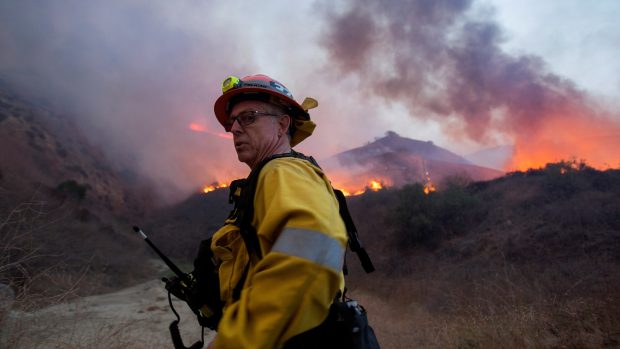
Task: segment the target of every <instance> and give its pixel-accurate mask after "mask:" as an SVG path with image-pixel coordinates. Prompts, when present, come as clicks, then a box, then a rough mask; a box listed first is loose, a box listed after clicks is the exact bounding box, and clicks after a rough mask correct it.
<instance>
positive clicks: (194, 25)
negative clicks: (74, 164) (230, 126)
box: [0, 0, 251, 195]
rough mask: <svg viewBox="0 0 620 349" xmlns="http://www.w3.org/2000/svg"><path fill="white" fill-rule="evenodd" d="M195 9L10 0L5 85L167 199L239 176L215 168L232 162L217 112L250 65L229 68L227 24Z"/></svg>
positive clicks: (3, 45) (5, 8)
mask: <svg viewBox="0 0 620 349" xmlns="http://www.w3.org/2000/svg"><path fill="white" fill-rule="evenodd" d="M214 5H215V4H214ZM211 9H213V11H217V6H211ZM191 10H192V8H190V4H189V3H186V2H178V3H177V2H174V3H173V2H169V1H139V0H135V1H88V2H84V1H79V0H62V1H30V0H26V1H4V2H2V3H1V4H0V33H1V34H0V50H1V51H2V54H1V55H0V78H2V79H4V80H7V81H9V82H10V83H12V84H13V85H14V86H17V87H18V88H20V89H21V90H22V91H23V92H24V91H25V92H26V93H28V94H30V95H34V96H39V97H41V98H43V99H44V100H46V101H48V102H49V103H51V104H52V105H53V106H54V108H60V109H61V110H63V111H65V112H67V113H68V114H70V115H72V116H74V117H75V118H76V119H77V121H78V124H79V125H80V127H81V128H82V129H83V130H84V131H85V133H86V134H87V136H88V137H89V138H90V139H91V140H92V142H93V143H94V144H97V145H99V146H101V147H103V148H104V150H105V152H106V154H107V155H108V158H109V159H110V160H112V161H114V162H115V163H116V164H117V165H118V166H119V167H122V168H128V169H130V170H131V171H133V172H138V173H140V174H146V175H148V176H149V177H151V178H152V179H154V180H155V181H156V182H158V183H159V184H161V187H162V189H164V190H165V191H167V192H168V193H171V194H175V195H178V194H179V192H180V191H181V192H185V193H186V192H187V191H190V190H196V189H198V188H197V184H198V183H201V182H202V183H204V181H206V179H208V178H210V179H214V180H215V179H218V178H220V177H222V178H231V177H234V174H233V173H230V172H234V171H235V170H236V169H235V168H231V166H227V168H226V169H223V168H217V167H215V166H212V165H213V164H216V163H218V162H221V161H222V160H224V158H226V159H230V158H231V157H233V158H234V151H233V148H232V146H231V144H230V141H229V140H226V139H222V138H221V137H217V136H215V135H214V133H217V132H221V131H222V130H221V127H220V126H219V124H217V122H215V121H214V118H213V117H212V115H213V114H212V113H213V112H212V110H213V109H212V105H213V101H214V100H215V98H216V97H217V95H218V94H219V83H220V82H221V81H222V80H223V78H224V77H225V74H234V73H235V72H236V71H248V70H250V69H251V61H249V60H246V61H243V62H239V63H231V62H230V61H229V60H228V58H227V57H230V56H231V55H236V54H238V52H237V48H235V47H234V46H231V45H225V44H220V43H226V42H229V41H227V40H226V39H227V34H226V31H224V30H222V28H221V26H222V24H221V22H218V21H217V17H214V18H213V19H211V20H209V18H205V17H201V16H199V15H198V12H199V13H202V14H205V13H206V14H209V13H210V12H206V11H203V10H204V9H200V11H198V9H196V8H194V10H197V12H195V15H193V16H192V13H193V12H192V11H191ZM216 32H217V33H218V35H217V36H216V35H212V34H211V33H216ZM216 39H217V41H216ZM230 42H233V40H230ZM236 42H237V43H238V42H239V40H237V41H236ZM221 52H226V54H225V55H223V54H221ZM235 64H236V65H235ZM191 123H197V124H200V125H201V127H202V128H203V129H206V130H210V131H211V133H209V132H195V131H192V130H191V129H190V128H189V126H188V125H190V124H191ZM239 168H241V167H239ZM239 168H237V170H238V169H239Z"/></svg>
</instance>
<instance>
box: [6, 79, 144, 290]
mask: <svg viewBox="0 0 620 349" xmlns="http://www.w3.org/2000/svg"><path fill="white" fill-rule="evenodd" d="M73 120H74V119H73V118H70V117H69V116H68V115H67V114H63V113H61V112H58V110H57V109H55V108H53V107H51V106H49V104H48V103H47V102H44V101H37V100H33V99H32V98H30V99H29V98H26V97H24V96H20V95H18V94H16V93H14V92H13V91H12V90H11V88H10V86H8V85H6V84H4V83H3V82H2V81H0V193H1V194H0V256H1V257H0V266H2V268H0V283H5V284H9V285H11V287H12V288H13V289H14V290H15V291H16V292H17V294H18V298H20V299H34V298H37V299H40V300H46V299H47V300H48V301H49V300H53V299H54V297H56V296H58V295H59V294H63V295H64V296H74V295H76V294H89V293H96V292H102V291H105V290H111V289H115V288H117V287H119V286H124V285H129V284H132V283H135V282H136V281H137V280H140V279H144V278H145V277H146V276H148V275H149V274H150V273H151V271H152V268H151V267H150V266H149V265H148V263H145V260H146V259H145V257H146V256H149V255H148V254H147V251H146V249H145V248H144V246H143V243H142V242H141V241H140V240H139V239H138V238H137V237H136V236H134V235H130V234H131V231H130V227H131V222H133V221H134V220H135V219H136V218H139V217H144V216H145V214H146V213H147V212H148V211H149V209H150V207H151V206H152V203H153V202H155V201H156V200H155V199H154V198H153V197H152V196H151V194H150V191H149V190H148V187H147V185H144V186H136V185H130V183H129V182H128V181H127V180H126V179H124V178H123V177H121V176H120V175H119V174H118V173H119V172H118V171H116V170H115V169H113V167H112V165H110V162H109V161H108V159H106V157H105V156H104V155H103V152H102V151H101V149H99V148H97V147H95V146H93V145H91V144H90V143H89V142H88V138H87V136H86V135H84V134H82V132H81V130H80V129H79V128H78V127H77V126H76V125H75V123H74V122H73ZM129 217H131V222H128V219H129ZM128 266H132V268H128ZM31 295H37V297H30V296H31Z"/></svg>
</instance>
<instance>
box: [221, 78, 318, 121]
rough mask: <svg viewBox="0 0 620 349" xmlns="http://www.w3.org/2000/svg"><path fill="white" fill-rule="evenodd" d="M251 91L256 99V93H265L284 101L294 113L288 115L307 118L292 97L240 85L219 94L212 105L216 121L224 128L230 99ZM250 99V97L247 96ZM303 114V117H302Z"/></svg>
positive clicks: (228, 116)
mask: <svg viewBox="0 0 620 349" xmlns="http://www.w3.org/2000/svg"><path fill="white" fill-rule="evenodd" d="M252 93H256V94H257V98H256V100H261V99H260V98H258V94H259V93H260V94H263V95H264V94H267V95H271V96H273V97H275V98H276V99H279V100H280V101H281V102H282V103H284V104H285V105H287V106H290V107H291V108H293V111H294V114H295V115H290V116H291V117H292V118H302V119H307V118H308V116H307V115H308V113H307V112H306V111H305V110H304V109H303V108H302V107H301V105H300V104H299V103H297V102H296V101H295V100H294V99H292V98H289V97H287V96H285V95H283V94H279V93H276V92H273V91H271V90H268V89H266V88H260V87H250V86H248V87H240V88H236V89H233V90H230V91H228V92H226V93H224V94H223V95H221V96H220V97H219V98H218V99H217V100H216V101H215V104H214V105H213V111H214V112H215V117H216V118H217V121H219V123H220V124H221V125H222V126H224V128H225V127H226V126H225V125H226V123H227V122H228V118H230V115H228V110H229V103H230V100H231V99H232V98H233V97H236V96H239V95H243V94H252ZM248 99H251V98H248ZM304 116H305V117H304Z"/></svg>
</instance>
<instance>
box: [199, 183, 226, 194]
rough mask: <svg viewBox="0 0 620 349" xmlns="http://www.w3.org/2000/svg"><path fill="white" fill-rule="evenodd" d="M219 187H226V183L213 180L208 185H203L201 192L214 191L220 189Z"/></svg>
mask: <svg viewBox="0 0 620 349" xmlns="http://www.w3.org/2000/svg"><path fill="white" fill-rule="evenodd" d="M221 188H228V184H227V183H218V182H214V183H211V184H210V185H205V186H204V187H202V192H203V193H205V194H206V193H210V192H212V191H215V189H221Z"/></svg>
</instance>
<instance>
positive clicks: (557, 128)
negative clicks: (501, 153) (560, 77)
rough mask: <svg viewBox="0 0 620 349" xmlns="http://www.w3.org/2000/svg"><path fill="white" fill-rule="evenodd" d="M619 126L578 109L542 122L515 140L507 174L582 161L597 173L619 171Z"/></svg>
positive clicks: (601, 116) (605, 117)
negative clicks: (565, 161)
mask: <svg viewBox="0 0 620 349" xmlns="http://www.w3.org/2000/svg"><path fill="white" fill-rule="evenodd" d="M618 149H620V122H619V121H618V119H617V118H615V119H614V118H613V117H608V116H605V115H600V114H597V113H596V112H595V111H592V110H588V109H586V108H581V110H578V111H571V112H567V113H566V114H565V115H556V116H550V117H546V118H544V119H542V120H541V121H540V123H539V124H537V125H536V128H535V129H533V130H532V131H531V132H527V133H526V132H523V133H522V134H519V135H517V137H516V139H515V154H514V156H513V158H512V163H511V164H510V165H509V166H508V167H507V168H506V170H507V171H514V170H519V171H524V170H527V169H529V168H542V167H544V166H545V165H546V164H548V163H554V162H559V161H562V160H569V159H580V160H581V159H583V160H584V161H585V162H586V163H587V164H588V166H591V167H594V168H597V169H607V168H615V167H620V151H618Z"/></svg>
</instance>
